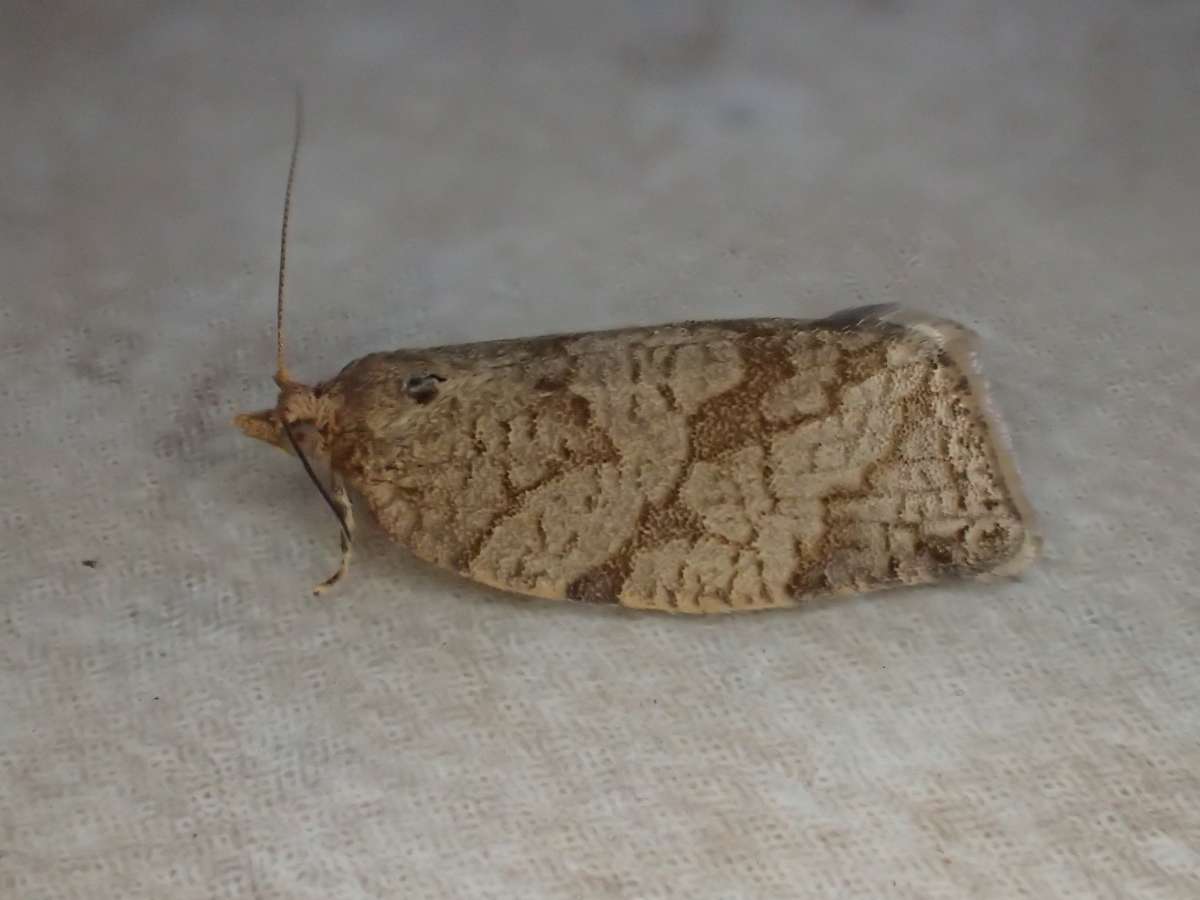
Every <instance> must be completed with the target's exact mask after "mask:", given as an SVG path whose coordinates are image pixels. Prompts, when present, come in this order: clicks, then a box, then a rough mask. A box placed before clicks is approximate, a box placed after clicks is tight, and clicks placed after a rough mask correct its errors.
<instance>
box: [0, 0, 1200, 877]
mask: <svg viewBox="0 0 1200 900" xmlns="http://www.w3.org/2000/svg"><path fill="white" fill-rule="evenodd" d="M0 7H2V8H3V11H2V12H0V19H2V20H3V21H0V129H3V133H2V135H0V898H2V900H395V898H403V900H410V898H411V900H1015V898H1019V900H1196V898H1197V897H1200V850H1198V849H1197V848H1200V761H1198V758H1197V757H1198V754H1197V748H1200V541H1198V540H1197V535H1200V405H1198V404H1197V397H1200V354H1198V352H1197V347H1198V346H1200V342H1198V340H1197V334H1200V304H1198V303H1197V289H1198V286H1200V253H1198V252H1197V249H1198V241H1197V235H1200V199H1198V197H1197V190H1198V189H1200V116H1197V114H1196V111H1197V97H1198V96H1200V93H1198V85H1197V77H1198V76H1200V67H1198V66H1197V38H1196V36H1197V34H1198V33H1200V4H1198V3H1196V2H1195V0H1155V2H1144V0H1129V2H1125V0H1056V2H1046V0H1003V2H997V0H806V2H785V0H738V2H730V3H728V4H726V5H724V6H722V5H720V4H717V3H709V2H708V0H697V2H688V0H671V2H669V3H655V2H624V3H596V2H585V0H512V2H507V3H498V2H494V0H490V2H483V0H464V2H453V3H448V2H445V0H406V2H403V3H380V2H375V3H371V4H365V3H358V2H355V0H345V2H339V3H328V2H325V3H321V4H314V3H309V2H307V0H296V2H288V3H280V2H277V0H266V2H261V3H253V4H249V3H234V2H232V0H212V2H205V3H194V2H193V3H183V2H179V0H174V2H171V0H168V2H160V3H154V4H150V3H129V2H126V3H116V4H111V3H97V2H94V0H93V2H90V3H80V2H78V0H60V2H57V3H44V4H37V3H20V4H14V3H7V4H0ZM293 77H298V78H302V79H303V80H304V83H305V87H306V89H307V96H308V132H307V135H308V136H307V141H306V143H305V145H304V149H303V151H302V155H301V159H300V168H299V176H298V178H299V180H298V182H297V192H296V196H295V201H296V206H295V209H294V212H295V218H294V219H293V222H292V232H291V238H292V241H291V251H290V253H289V262H290V275H289V294H290V307H289V319H288V342H289V355H288V362H289V366H290V368H291V370H292V372H293V374H294V375H295V376H296V378H297V379H299V380H302V381H304V382H305V383H308V384H315V383H317V382H319V381H321V380H322V379H327V378H330V377H332V376H334V375H335V374H336V373H337V372H338V371H339V370H340V368H341V367H342V366H344V365H345V364H346V363H347V362H349V361H350V360H353V359H356V358H359V357H362V356H363V355H364V354H368V353H371V352H373V351H378V350H389V349H394V348H398V347H423V346H447V345H454V346H461V345H463V344H469V343H471V342H476V341H488V340H493V339H501V338H517V337H522V336H526V335H530V334H541V333H579V332H589V331H596V330H600V329H610V328H619V327H625V326H641V325H651V324H653V323H655V322H671V321H682V320H712V319H725V318H730V317H734V318H741V319H745V318H756V317H764V316H774V317H787V318H798V319H805V318H819V317H822V316H825V315H827V314H829V313H832V312H834V311H835V310H838V309H841V308H844V307H847V306H857V305H861V304H871V303H878V302H897V303H899V304H901V305H902V306H903V307H905V308H914V309H919V310H924V311H926V312H928V313H931V314H934V315H937V316H939V317H945V318H949V319H953V320H955V321H959V322H962V323H963V324H964V325H966V326H968V327H970V328H971V329H972V330H974V331H976V332H978V333H979V335H980V366H981V368H982V370H983V371H984V372H985V373H986V375H987V377H988V383H989V391H988V393H989V394H990V396H991V397H992V398H993V399H994V401H995V405H996V407H997V408H998V409H999V410H1000V412H1001V413H1002V414H1003V420H1004V422H1005V424H1006V425H1007V428H1008V431H1009V434H1010V441H1009V442H1010V443H1011V445H1012V446H1013V448H1014V455H1015V457H1016V458H1017V460H1018V461H1019V462H1020V466H1021V475H1022V476H1023V483H1024V485H1025V488H1026V490H1027V491H1028V493H1029V500H1030V503H1031V505H1032V506H1033V508H1034V509H1035V510H1036V512H1037V515H1038V525H1039V530H1040V532H1041V533H1042V534H1043V536H1044V539H1045V541H1044V545H1043V549H1042V554H1041V556H1040V558H1039V559H1038V561H1037V562H1036V564H1034V565H1033V566H1031V567H1030V568H1029V569H1027V570H1026V572H1025V573H1024V574H1023V575H1022V576H1021V577H1020V578H1019V579H1012V580H1010V579H999V580H997V581H995V582H990V583H982V584H981V583H979V582H977V581H975V580H960V579H953V580H947V581H943V582H939V583H936V584H929V585H924V586H922V587H919V588H915V589H901V590H894V591H893V590H887V591H879V592H874V593H870V594H867V595H863V596H852V597H840V598H838V599H837V600H836V601H834V602H828V603H823V602H815V603H811V604H806V605H805V607H804V608H800V609H781V610H775V611H766V612H762V613H755V614H752V615H732V616H679V615H675V616H672V615H663V614H657V613H643V612H639V611H637V610H628V609H624V608H621V607H618V606H613V605H591V604H585V603H568V602H562V601H550V600H537V599H533V598H528V597H519V596H514V595H512V594H510V593H506V592H502V591H498V590H494V589H492V588H489V587H486V586H484V585H481V584H479V583H478V582H473V581H469V580H466V579H464V578H463V577H461V576H459V575H457V574H455V573H453V572H448V571H445V570H442V569H440V568H438V567H436V566H433V565H430V564H428V563H424V562H422V561H421V560H419V559H417V558H416V557H414V556H413V555H412V554H410V553H407V552H405V551H404V550H402V549H401V548H398V547H397V546H396V544H395V542H394V541H392V540H391V538H390V537H388V536H387V535H386V534H385V533H384V532H383V531H382V529H380V528H378V527H376V526H374V525H372V524H371V522H370V520H371V516H370V514H369V511H368V510H367V509H365V508H361V515H360V516H359V520H360V528H359V532H358V544H357V549H356V552H355V556H354V562H353V565H352V567H351V569H350V574H349V577H348V578H347V579H346V580H345V581H344V582H343V583H342V584H340V585H339V586H338V587H337V588H336V593H332V594H329V595H326V596H323V597H321V598H314V597H312V595H311V590H312V586H313V585H314V584H315V583H316V582H318V581H319V580H321V579H322V578H324V577H325V576H327V575H328V574H329V573H330V572H331V571H332V570H333V567H334V566H335V565H336V562H337V552H338V534H337V527H336V523H335V522H334V521H333V517H332V516H331V515H330V513H329V510H328V509H326V508H325V505H324V504H323V503H322V501H321V499H320V497H319V496H318V495H317V493H316V491H315V490H314V489H313V487H312V485H311V484H310V483H309V481H308V479H307V478H306V477H305V474H304V472H303V470H302V468H301V466H300V464H299V462H298V461H297V460H296V459H295V458H294V457H291V456H289V455H286V454H284V453H282V452H278V451H275V450H273V449H271V448H269V447H267V446H266V445H264V444H263V443H261V442H259V441H253V440H248V439H247V438H246V437H245V436H244V435H243V434H242V433H240V432H239V431H237V430H236V429H235V428H233V427H231V425H230V420H231V418H232V417H233V416H234V415H235V414H236V413H237V412H239V411H244V410H255V409H263V408H266V407H270V406H272V405H273V404H274V403H275V400H276V393H277V391H276V388H275V385H274V384H272V382H271V373H272V371H273V362H274V351H275V338H274V333H273V328H272V313H273V301H274V293H275V277H276V272H275V266H276V263H277V261H278V249H279V248H278V244H277V239H278V234H279V214H280V211H281V206H282V202H283V181H284V177H285V175H286V169H287V162H288V151H289V149H290V138H291V127H292V120H291V116H292V109H291V80H292V78H293ZM706 371H711V373H712V375H713V381H712V382H711V383H710V382H709V381H708V380H707V376H706V377H705V378H702V379H701V380H699V381H696V382H690V383H689V384H690V386H691V387H692V388H693V389H694V390H695V391H696V392H697V396H701V395H707V394H708V393H710V392H711V391H714V390H719V389H723V388H724V387H725V385H727V384H728V381H727V380H726V379H727V373H728V367H727V366H726V365H724V364H722V363H719V362H713V363H712V364H711V365H710V366H709V367H708V368H707V369H706ZM718 375H720V378H718ZM682 394H683V392H681V396H682ZM822 398H823V392H820V391H811V390H810V391H793V392H789V393H786V394H784V393H779V394H773V395H772V396H771V397H770V398H769V399H766V403H765V405H763V406H760V409H764V410H770V411H771V414H772V415H773V416H777V417H787V416H791V415H805V414H809V413H810V412H811V411H813V410H815V409H817V408H818V407H819V404H821V403H822V402H823V400H822ZM700 402H702V401H700ZM664 421H665V417H664ZM676 433H678V432H676ZM266 435H267V433H266V432H264V436H266ZM513 437H514V440H518V441H520V440H524V441H527V442H528V443H529V444H530V445H531V447H540V446H543V445H540V444H539V443H538V442H539V440H540V439H539V438H538V436H537V434H536V432H535V433H532V434H530V433H529V432H528V431H526V432H521V431H519V430H518V431H516V432H514V436H513ZM674 440H677V439H674ZM660 446H661V448H662V455H663V457H664V458H669V459H676V458H678V457H677V453H678V451H677V449H676V446H677V445H676V443H673V442H672V439H670V438H669V436H667V435H665V434H664V435H663V436H661V437H660ZM575 451H576V452H577V453H578V454H579V455H580V456H581V457H583V458H585V459H586V458H588V455H589V454H591V455H594V456H595V457H596V458H597V459H599V458H602V457H603V456H604V455H605V454H606V453H608V452H609V450H608V448H607V447H606V446H604V445H602V444H597V445H583V444H580V445H577V446H576V448H575ZM740 452H741V453H742V454H743V455H747V456H749V455H753V453H755V452H757V451H754V450H753V448H751V449H750V450H742V451H740ZM541 453H542V450H541V449H539V450H538V452H537V453H529V454H522V455H523V456H524V457H526V458H531V459H532V458H540V454H541ZM739 458H740V457H739ZM747 461H748V462H749V463H751V464H752V465H753V464H754V462H755V461H754V460H752V459H751V460H747ZM821 461H822V464H824V463H825V462H826V460H825V458H824V457H822V460H821ZM816 462H817V460H816V459H815V458H814V464H815V463H816ZM828 462H833V459H832V458H831V459H829V460H828ZM750 471H753V469H750ZM546 475H547V471H546V469H545V467H544V466H542V465H526V466H524V467H520V466H518V467H514V468H513V469H512V472H511V477H512V479H513V486H514V489H518V490H519V489H522V488H526V487H529V486H531V485H536V484H537V482H538V480H539V479H542V478H544V477H546ZM700 487H701V486H700V485H696V486H695V487H694V494H695V495H696V496H697V497H700V496H705V497H707V496H710V495H709V494H708V493H707V492H706V491H703V490H700V489H699V488H700ZM755 490H757V487H756V486H755V484H754V483H750V484H748V485H747V486H746V489H745V494H746V496H749V494H750V492H751V491H755ZM741 496H743V495H742V494H739V497H741ZM752 505H753V504H752V503H750V502H746V503H745V506H746V508H750V507H751V506H752ZM360 507H364V504H361V503H360ZM751 524H752V522H751V521H748V520H747V519H745V518H742V517H741V516H740V515H739V516H733V517H730V518H728V519H724V520H722V521H721V522H719V523H714V526H713V527H714V528H717V529H719V531H720V533H722V534H726V535H729V536H730V539H732V540H737V541H741V540H744V539H752V536H751V538H748V537H747V536H748V535H751V532H749V531H748V529H749V527H750V526H751ZM85 560H86V561H88V562H90V563H93V564H94V566H91V565H84V561H85Z"/></svg>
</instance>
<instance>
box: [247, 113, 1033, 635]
mask: <svg viewBox="0 0 1200 900" xmlns="http://www.w3.org/2000/svg"><path fill="white" fill-rule="evenodd" d="M301 123H302V111H301V108H300V106H299V104H298V105H297V115H296V131H295V137H294V141H293V146H292V156H291V163H290V165H289V170H288V180H287V192H286V195H285V200H284V214H283V225H282V234H281V241H280V263H279V283H278V295H277V305H276V331H277V359H276V374H275V382H276V384H277V386H278V389H279V394H278V399H277V402H276V404H275V406H274V407H273V408H271V409H264V410H260V411H258V412H252V413H247V414H243V415H240V416H238V417H237V419H236V424H237V426H238V427H239V428H240V429H241V430H242V431H243V432H244V433H245V434H247V435H249V436H250V437H253V438H257V439H259V440H262V441H265V442H267V443H269V444H272V445H273V446H276V447H279V448H281V449H283V450H286V451H289V452H291V453H294V454H295V455H297V456H298V457H299V459H300V461H301V462H302V464H303V466H304V468H305V470H306V471H307V472H308V474H309V476H310V478H311V479H312V480H313V482H314V483H315V484H316V485H317V487H318V488H319V489H320V491H321V494H322V496H323V497H324V498H325V500H326V502H327V503H328V504H329V506H330V507H331V508H332V509H333V511H334V513H335V514H336V515H337V518H338V522H339V525H340V530H341V543H342V558H341V564H340V565H339V567H338V569H337V571H336V572H335V573H334V574H333V575H332V576H331V577H330V578H329V579H327V580H326V581H325V582H323V583H322V584H321V585H319V586H318V587H317V588H316V592H318V593H319V592H321V591H322V590H324V589H325V588H327V587H328V586H330V585H331V584H333V583H335V582H336V581H337V580H338V579H340V578H341V577H342V576H343V575H344V574H345V573H346V571H347V566H348V563H349V560H350V555H351V545H352V540H353V529H354V519H353V513H352V505H351V502H350V499H349V490H350V489H352V490H354V491H355V492H357V493H358V494H359V495H360V496H361V497H362V498H363V499H364V500H365V502H366V505H367V507H368V508H369V510H370V511H371V513H372V514H373V516H374V518H375V519H376V520H377V522H378V523H379V525H380V526H381V527H382V528H383V529H384V530H385V531H386V532H387V534H388V535H389V536H390V537H391V538H392V539H393V540H395V541H396V542H397V543H398V544H400V545H402V546H404V547H406V548H407V549H408V550H409V551H411V552H412V553H413V554H415V555H416V556H417V557H419V558H421V559H423V560H426V561H428V562H431V563H434V564H436V565H438V566H441V567H444V568H447V569H450V570H452V571H454V572H457V573H459V574H460V575H463V576H466V577H467V578H469V579H472V580H474V581H477V582H481V583H483V584H486V585H491V586H493V587H496V588H500V589H503V590H506V591H510V592H515V593H518V594H525V595H532V596H536V597H543V598H549V599H569V600H580V601H586V602H590V603H602V604H614V605H620V606H624V607H631V608H637V609H651V610H661V611H666V612H675V613H723V612H732V611H741V610H758V609H767V608H772V607H787V606H796V605H798V604H801V603H804V602H806V601H809V600H811V599H813V598H819V597H825V596H830V595H839V594H851V593H861V592H867V591H873V590H877V589H880V588H887V587H894V586H900V585H917V584H928V583H933V582H938V581H941V580H943V579H949V578H963V577H999V576H1005V575H1015V574H1017V573H1019V572H1020V571H1022V570H1023V569H1024V568H1025V567H1026V566H1027V565H1028V564H1029V563H1030V562H1031V561H1032V560H1033V559H1034V557H1035V556H1036V553H1037V549H1038V538H1037V536H1036V534H1035V531H1034V527H1033V516H1032V512H1031V510H1030V508H1029V505H1028V502H1027V501H1026V499H1025V497H1024V494H1023V492H1022V490H1021V486H1020V483H1019V479H1018V476H1017V472H1016V469H1015V467H1014V464H1013V460H1012V457H1011V454H1010V453H1009V451H1008V450H1007V448H1006V446H1005V442H1004V440H1003V436H1002V434H1001V433H1000V432H999V430H998V429H999V423H998V421H997V419H996V417H995V414H994V412H993V410H992V408H991V405H990V403H989V401H988V399H987V395H986V391H985V386H984V384H983V381H982V379H981V377H980V374H979V372H978V370H977V368H976V364H975V356H974V350H973V345H974V336H973V334H972V333H971V332H970V331H968V330H967V329H966V328H964V327H963V326H961V325H958V324H956V323H954V322H951V321H947V320H944V319H938V318H934V317H929V316H924V315H920V314H917V313H912V312H905V311H903V310H900V309H897V308H896V307H894V306H872V307H863V308H858V309H854V310H847V311H845V312H841V313H837V314H835V315H832V316H827V317H824V318H818V319H810V320H801V319H785V318H767V319H731V320H727V321H709V322H679V323H672V324H664V325H658V326H653V327H638V328H625V329H618V330H610V331H598V332H588V333H580V334H565V335H549V336H541V337H533V338H522V339H517V340H500V341H490V342H485V343H475V344H465V345H457V346H445V347H432V348H426V349H412V350H395V351H390V352H382V353H372V354H370V355H368V356H364V357H362V358H361V359H358V360H355V361H354V362H351V363H350V364H349V365H347V366H346V367H345V368H344V369H342V371H341V372H339V373H338V374H337V375H336V376H335V377H333V378H332V379H329V380H327V381H323V382H320V383H318V384H316V385H313V386H309V385H306V384H304V383H302V382H300V381H297V380H295V379H293V378H292V376H291V374H290V373H289V372H288V370H287V368H286V367H285V365H284V340H283V297H284V274H285V270H286V258H287V227H288V219H289V217H290V211H291V198H292V185H293V182H294V179H295V171H296V160H297V157H298V153H299V146H300V134H301ZM310 457H313V458H316V459H319V460H322V461H324V463H325V464H326V465H327V466H328V469H329V479H328V480H329V484H328V486H326V485H324V484H323V483H322V481H321V479H320V478H319V477H318V475H317V473H316V471H315V470H314V468H313V466H312V464H311V463H310V461H309V458H310Z"/></svg>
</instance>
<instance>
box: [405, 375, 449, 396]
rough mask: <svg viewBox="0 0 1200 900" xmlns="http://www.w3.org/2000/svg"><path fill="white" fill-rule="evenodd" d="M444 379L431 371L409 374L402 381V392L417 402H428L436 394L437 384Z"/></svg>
mask: <svg viewBox="0 0 1200 900" xmlns="http://www.w3.org/2000/svg"><path fill="white" fill-rule="evenodd" d="M445 380H446V379H445V378H443V377H442V376H441V375H436V374H434V373H432V372H427V373H422V374H420V375H410V376H409V377H408V378H407V379H405V381H404V392H405V393H406V394H408V396H410V397H412V398H413V399H414V400H416V401H417V402H418V403H428V402H429V401H430V400H432V399H433V398H434V397H435V396H437V392H438V384H439V383H440V382H443V381H445Z"/></svg>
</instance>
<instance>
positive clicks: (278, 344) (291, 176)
mask: <svg viewBox="0 0 1200 900" xmlns="http://www.w3.org/2000/svg"><path fill="white" fill-rule="evenodd" d="M303 133H304V94H303V93H301V91H300V88H299V86H297V87H296V126H295V132H294V134H293V136H292V161H291V163H289V165H288V177H287V193H285V194H284V197H283V225H282V227H281V228H280V234H279V293H278V296H277V299H276V302H275V381H276V383H277V384H279V385H281V386H282V385H283V384H285V383H287V382H288V380H289V379H288V374H287V368H286V367H285V366H284V364H283V286H284V282H285V280H286V277H287V238H288V220H289V219H290V218H291V215H292V184H293V182H295V180H296V160H297V159H298V158H299V157H300V137H301V135H302V134H303Z"/></svg>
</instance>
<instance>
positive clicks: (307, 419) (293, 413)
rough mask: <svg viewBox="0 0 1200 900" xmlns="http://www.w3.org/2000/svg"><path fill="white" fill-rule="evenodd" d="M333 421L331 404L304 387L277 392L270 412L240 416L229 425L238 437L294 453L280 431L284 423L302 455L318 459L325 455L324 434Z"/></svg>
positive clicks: (298, 385) (264, 411)
mask: <svg viewBox="0 0 1200 900" xmlns="http://www.w3.org/2000/svg"><path fill="white" fill-rule="evenodd" d="M332 421H333V404H332V403H330V401H329V400H328V399H327V398H325V397H323V396H322V395H321V394H320V393H319V392H318V391H316V390H313V389H312V388H310V387H308V386H307V385H302V384H287V385H285V386H284V387H283V388H282V389H281V390H280V392H279V401H278V403H277V404H276V406H275V407H274V408H273V409H260V410H258V411H256V412H249V413H241V414H240V415H238V416H235V417H234V420H233V424H234V425H236V426H237V427H238V428H239V429H241V432H242V434H244V435H246V436H247V437H252V438H254V439H255V440H259V441H263V442H264V443H267V444H270V445H271V446H273V447H278V448H279V449H280V450H285V451H287V452H288V453H293V452H295V448H294V447H293V446H292V441H291V440H289V439H288V436H287V432H286V431H285V430H284V427H283V425H284V422H286V423H287V424H288V426H289V427H290V428H291V431H292V436H293V438H295V440H296V442H297V443H299V444H300V445H301V447H302V448H303V450H304V451H306V452H312V453H315V454H316V455H318V456H322V455H324V454H325V453H326V452H327V447H326V442H325V439H324V434H325V433H327V432H328V430H329V428H330V427H331V425H332Z"/></svg>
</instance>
